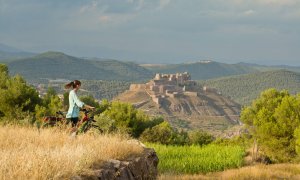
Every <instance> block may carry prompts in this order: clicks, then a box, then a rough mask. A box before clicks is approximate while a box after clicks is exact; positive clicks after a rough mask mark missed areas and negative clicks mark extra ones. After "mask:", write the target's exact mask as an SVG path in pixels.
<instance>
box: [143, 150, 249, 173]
mask: <svg viewBox="0 0 300 180" xmlns="http://www.w3.org/2000/svg"><path fill="white" fill-rule="evenodd" d="M147 146H148V147H152V148H154V149H155V151H156V153H157V155H158V158H159V164H158V170H159V172H160V173H172V174H197V173H208V172H216V171H223V170H225V169H230V168H237V167H241V166H242V164H243V157H244V155H245V149H244V148H242V147H240V146H223V145H222V146H221V145H208V146H204V147H201V146H166V145H159V144H147Z"/></svg>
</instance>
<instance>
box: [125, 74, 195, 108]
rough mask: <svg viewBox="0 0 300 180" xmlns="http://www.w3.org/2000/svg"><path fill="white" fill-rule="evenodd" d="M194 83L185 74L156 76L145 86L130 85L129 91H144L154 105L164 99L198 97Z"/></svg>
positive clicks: (189, 76) (188, 75)
mask: <svg viewBox="0 0 300 180" xmlns="http://www.w3.org/2000/svg"><path fill="white" fill-rule="evenodd" d="M195 89H196V81H193V80H191V75H190V74H189V73H187V72H184V73H176V74H160V73H158V74H156V75H155V77H154V79H152V80H150V81H149V82H148V83H146V84H131V85H130V89H129V90H130V91H146V92H147V94H148V95H149V96H150V97H151V98H152V100H153V101H154V102H155V103H156V104H161V102H162V100H163V99H164V98H166V97H172V98H175V97H180V96H184V95H187V96H198V92H197V90H195Z"/></svg>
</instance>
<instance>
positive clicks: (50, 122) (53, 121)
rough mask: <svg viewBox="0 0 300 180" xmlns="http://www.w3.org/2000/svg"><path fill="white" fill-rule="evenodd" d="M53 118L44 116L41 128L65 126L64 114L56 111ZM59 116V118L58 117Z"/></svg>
mask: <svg viewBox="0 0 300 180" xmlns="http://www.w3.org/2000/svg"><path fill="white" fill-rule="evenodd" d="M55 114H56V115H55V116H45V117H44V118H43V120H42V123H43V124H42V127H48V126H51V127H53V126H55V125H58V124H66V119H65V118H64V112H62V111H57V112H56V113H55ZM59 116H61V117H59Z"/></svg>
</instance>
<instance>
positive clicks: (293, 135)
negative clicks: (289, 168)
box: [241, 89, 300, 162]
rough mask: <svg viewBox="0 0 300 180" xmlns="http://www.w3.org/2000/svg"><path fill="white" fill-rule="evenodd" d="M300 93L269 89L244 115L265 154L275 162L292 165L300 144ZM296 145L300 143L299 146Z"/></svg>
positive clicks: (244, 111) (245, 121) (246, 108)
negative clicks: (294, 94)
mask: <svg viewBox="0 0 300 180" xmlns="http://www.w3.org/2000/svg"><path fill="white" fill-rule="evenodd" d="M299 107H300V94H298V95H296V96H293V95H290V94H289V93H288V91H277V90H276V89H268V90H266V91H264V92H262V93H261V95H260V97H259V98H258V99H256V100H255V101H253V103H252V105H251V106H248V107H245V108H244V109H243V110H242V112H241V120H242V121H243V122H244V123H245V124H246V125H248V126H249V128H248V129H249V130H250V132H251V134H252V136H253V137H254V138H255V139H256V140H257V143H258V146H259V148H260V149H261V151H262V154H263V155H265V156H266V157H268V158H270V160H271V161H272V162H290V161H293V160H294V159H295V158H296V156H297V153H296V150H297V149H298V145H299V138H300V136H299V128H300V108H299ZM296 142H297V144H296Z"/></svg>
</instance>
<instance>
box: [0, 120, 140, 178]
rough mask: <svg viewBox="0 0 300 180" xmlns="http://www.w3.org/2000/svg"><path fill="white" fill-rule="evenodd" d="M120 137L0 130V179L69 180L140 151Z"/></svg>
mask: <svg viewBox="0 0 300 180" xmlns="http://www.w3.org/2000/svg"><path fill="white" fill-rule="evenodd" d="M127 140H128V139H127V138H126V137H123V136H121V135H114V136H112V135H106V136H104V135H103V136H100V135H91V134H84V135H79V136H76V138H72V137H70V135H69V134H68V133H66V131H62V130H59V129H43V130H41V131H38V130H37V129H34V128H28V127H17V126H10V127H0V179H69V178H70V177H73V176H76V175H79V174H86V173H90V172H91V168H93V167H94V166H98V165H99V164H101V163H102V162H104V161H106V160H108V159H124V158H126V157H128V156H130V155H133V154H139V153H141V152H142V150H143V149H142V147H140V146H139V145H137V144H134V143H133V142H132V143H130V142H129V141H127Z"/></svg>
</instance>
